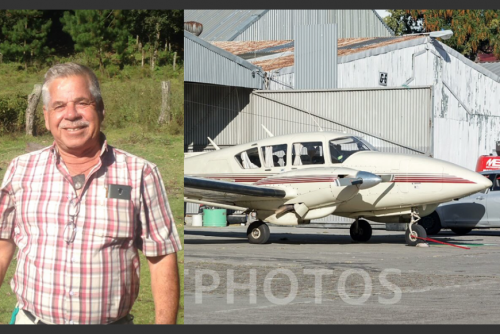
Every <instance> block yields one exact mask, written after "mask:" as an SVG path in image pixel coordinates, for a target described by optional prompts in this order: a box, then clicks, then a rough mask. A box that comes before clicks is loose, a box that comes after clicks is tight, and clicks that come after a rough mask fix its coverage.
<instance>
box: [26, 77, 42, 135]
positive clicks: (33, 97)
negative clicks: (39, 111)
mask: <svg viewBox="0 0 500 334" xmlns="http://www.w3.org/2000/svg"><path fill="white" fill-rule="evenodd" d="M41 94H42V85H41V84H36V85H35V86H34V88H33V91H32V92H31V94H30V95H29V96H28V107H27V108H26V135H27V136H34V135H35V111H36V106H37V105H38V101H39V100H40V95H41Z"/></svg>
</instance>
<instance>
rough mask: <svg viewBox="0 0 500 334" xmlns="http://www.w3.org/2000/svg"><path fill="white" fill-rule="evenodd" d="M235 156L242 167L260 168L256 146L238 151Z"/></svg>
mask: <svg viewBox="0 0 500 334" xmlns="http://www.w3.org/2000/svg"><path fill="white" fill-rule="evenodd" d="M235 158H236V160H237V161H238V162H239V163H240V165H241V167H243V168H244V169H253V168H260V167H261V166H262V165H261V164H260V158H259V150H258V149H257V147H254V148H251V149H249V150H246V151H243V152H241V153H238V154H236V155H235Z"/></svg>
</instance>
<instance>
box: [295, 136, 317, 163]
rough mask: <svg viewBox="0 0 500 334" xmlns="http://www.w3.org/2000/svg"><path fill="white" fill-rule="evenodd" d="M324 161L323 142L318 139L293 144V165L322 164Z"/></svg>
mask: <svg viewBox="0 0 500 334" xmlns="http://www.w3.org/2000/svg"><path fill="white" fill-rule="evenodd" d="M324 163H325V156H324V151H323V143H321V142H319V141H318V142H303V143H294V144H293V153H292V165H294V166H301V165H321V164H324Z"/></svg>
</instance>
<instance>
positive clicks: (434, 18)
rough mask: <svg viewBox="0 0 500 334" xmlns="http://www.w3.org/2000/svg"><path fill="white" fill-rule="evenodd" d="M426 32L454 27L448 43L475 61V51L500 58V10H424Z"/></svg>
mask: <svg viewBox="0 0 500 334" xmlns="http://www.w3.org/2000/svg"><path fill="white" fill-rule="evenodd" d="M422 14H423V16H424V24H425V28H426V30H427V31H436V30H441V29H451V30H453V37H452V38H451V39H449V40H447V41H444V43H446V44H447V45H449V46H451V47H452V48H454V49H455V50H457V51H459V52H460V53H462V54H463V55H464V56H466V57H468V58H469V59H471V60H475V59H476V56H477V53H478V51H482V52H485V53H494V54H495V56H497V57H500V24H499V23H500V22H499V14H500V10H493V9H481V10H478V9H475V10H472V9H459V10H436V9H433V10H426V11H425V12H423V13H422Z"/></svg>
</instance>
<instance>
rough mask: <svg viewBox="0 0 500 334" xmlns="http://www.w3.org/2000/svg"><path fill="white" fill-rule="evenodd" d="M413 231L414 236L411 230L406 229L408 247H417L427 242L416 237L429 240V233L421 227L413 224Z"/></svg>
mask: <svg viewBox="0 0 500 334" xmlns="http://www.w3.org/2000/svg"><path fill="white" fill-rule="evenodd" d="M411 229H412V234H411V235H410V229H409V228H408V229H406V233H405V239H406V244H407V245H408V246H416V245H417V244H419V243H421V242H425V241H424V240H422V239H417V238H416V237H420V238H427V232H425V228H423V226H421V225H417V224H413V226H412V227H411Z"/></svg>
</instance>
